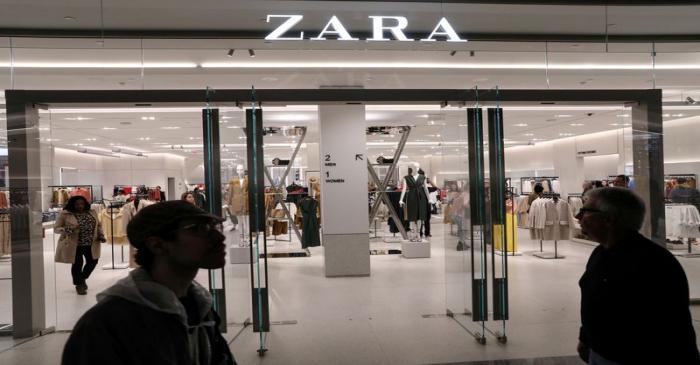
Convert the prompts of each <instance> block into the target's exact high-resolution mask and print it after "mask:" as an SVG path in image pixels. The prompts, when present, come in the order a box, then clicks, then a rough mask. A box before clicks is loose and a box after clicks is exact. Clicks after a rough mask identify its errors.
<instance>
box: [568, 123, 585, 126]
mask: <svg viewBox="0 0 700 365" xmlns="http://www.w3.org/2000/svg"><path fill="white" fill-rule="evenodd" d="M569 125H570V126H572V127H583V126H584V125H585V124H583V123H571V124H569Z"/></svg>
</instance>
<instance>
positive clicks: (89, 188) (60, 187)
mask: <svg viewBox="0 0 700 365" xmlns="http://www.w3.org/2000/svg"><path fill="white" fill-rule="evenodd" d="M97 187H99V191H100V195H101V193H102V185H95V186H93V185H49V186H48V188H50V189H51V194H53V193H54V192H56V191H59V190H68V191H69V194H70V193H72V192H73V191H74V190H77V189H85V190H87V191H88V193H89V195H90V198H89V199H87V200H88V202H89V203H93V202H98V201H100V200H102V197H101V196H97V197H96V194H95V193H96V191H95V190H98V189H96V188H97ZM71 197H72V196H71ZM85 198H87V197H85ZM96 198H98V199H96ZM51 207H52V208H59V207H61V208H62V207H63V206H62V204H59V202H55V203H54V202H53V197H52V201H51Z"/></svg>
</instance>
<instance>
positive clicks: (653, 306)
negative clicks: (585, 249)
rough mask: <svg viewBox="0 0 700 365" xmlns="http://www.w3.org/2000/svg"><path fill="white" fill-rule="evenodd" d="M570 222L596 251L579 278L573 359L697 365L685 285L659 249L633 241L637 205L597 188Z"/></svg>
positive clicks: (625, 193) (622, 194) (638, 222)
mask: <svg viewBox="0 0 700 365" xmlns="http://www.w3.org/2000/svg"><path fill="white" fill-rule="evenodd" d="M587 195H588V199H587V200H586V203H585V204H584V206H583V208H581V210H580V213H579V214H578V215H577V216H576V218H578V219H579V221H580V222H581V229H582V231H583V232H584V233H585V234H586V235H588V237H590V238H592V239H593V240H595V241H597V242H599V243H600V245H599V246H598V247H596V249H595V250H593V253H592V254H591V257H590V259H589V260H588V264H587V265H586V271H585V273H584V274H583V276H582V277H581V280H580V282H579V285H580V286H581V323H582V325H581V331H580V336H579V341H580V342H579V346H578V351H579V355H580V356H581V358H582V359H583V360H584V361H587V362H588V363H589V364H591V365H598V364H600V365H615V364H635V365H637V364H659V365H660V364H669V365H670V364H673V365H691V364H693V365H694V364H700V355H698V349H697V345H696V342H695V341H696V340H695V331H694V329H693V324H692V320H691V316H690V309H689V298H688V296H689V295H688V280H687V278H686V276H685V273H684V272H683V268H682V267H681V265H680V264H679V263H678V260H676V258H675V257H673V255H672V254H671V253H670V252H668V250H667V249H666V248H664V247H661V246H659V245H657V244H655V243H654V242H652V241H650V240H648V239H646V238H645V237H643V236H642V235H641V234H639V233H638V231H639V229H640V228H641V226H642V222H643V220H644V203H643V202H642V200H641V199H640V198H639V197H638V196H637V195H635V194H634V193H633V192H632V191H630V190H628V189H624V188H600V189H594V190H591V191H589V192H588V193H587Z"/></svg>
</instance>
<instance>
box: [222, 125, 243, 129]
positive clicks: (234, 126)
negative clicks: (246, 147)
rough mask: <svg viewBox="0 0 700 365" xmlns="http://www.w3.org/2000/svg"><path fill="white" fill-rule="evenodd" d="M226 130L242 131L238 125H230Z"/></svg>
mask: <svg viewBox="0 0 700 365" xmlns="http://www.w3.org/2000/svg"><path fill="white" fill-rule="evenodd" d="M226 128H229V129H240V128H241V127H239V126H237V125H230V126H228V127H226Z"/></svg>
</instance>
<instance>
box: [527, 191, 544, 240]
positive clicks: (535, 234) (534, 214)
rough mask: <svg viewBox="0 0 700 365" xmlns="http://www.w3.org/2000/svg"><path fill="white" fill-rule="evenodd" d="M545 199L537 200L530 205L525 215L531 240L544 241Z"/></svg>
mask: <svg viewBox="0 0 700 365" xmlns="http://www.w3.org/2000/svg"><path fill="white" fill-rule="evenodd" d="M546 201H547V199H543V198H537V199H535V200H534V201H533V202H532V204H531V205H530V211H529V212H528V214H527V227H528V228H529V229H530V238H531V239H533V240H541V239H544V228H545V222H546V221H547V208H546V206H545V204H546Z"/></svg>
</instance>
